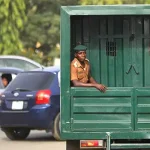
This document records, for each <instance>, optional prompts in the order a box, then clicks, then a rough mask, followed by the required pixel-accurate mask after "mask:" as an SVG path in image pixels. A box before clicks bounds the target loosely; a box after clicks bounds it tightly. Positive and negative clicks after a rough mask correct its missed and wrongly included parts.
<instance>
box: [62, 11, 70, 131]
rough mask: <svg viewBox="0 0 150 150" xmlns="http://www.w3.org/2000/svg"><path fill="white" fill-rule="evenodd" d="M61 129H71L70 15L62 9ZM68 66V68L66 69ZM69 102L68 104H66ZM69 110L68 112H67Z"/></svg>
mask: <svg viewBox="0 0 150 150" xmlns="http://www.w3.org/2000/svg"><path fill="white" fill-rule="evenodd" d="M61 17H62V19H61V84H62V85H63V86H61V118H63V119H62V120H61V129H62V130H61V131H67V130H68V131H69V130H70V115H69V113H68V112H70V103H71V102H70V94H69V91H70V69H69V68H70V47H71V44H70V43H71V40H70V16H69V15H68V14H67V13H66V12H65V11H64V10H63V9H62V10H61ZM66 68H68V69H66ZM66 103H67V105H65V104H66ZM66 112H67V113H66Z"/></svg>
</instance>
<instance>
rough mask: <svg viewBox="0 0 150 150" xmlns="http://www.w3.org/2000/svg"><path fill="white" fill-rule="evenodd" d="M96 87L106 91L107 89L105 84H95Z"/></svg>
mask: <svg viewBox="0 0 150 150" xmlns="http://www.w3.org/2000/svg"><path fill="white" fill-rule="evenodd" d="M95 87H96V88H97V89H98V90H100V91H102V92H105V91H106V89H107V87H105V86H104V85H103V84H95Z"/></svg>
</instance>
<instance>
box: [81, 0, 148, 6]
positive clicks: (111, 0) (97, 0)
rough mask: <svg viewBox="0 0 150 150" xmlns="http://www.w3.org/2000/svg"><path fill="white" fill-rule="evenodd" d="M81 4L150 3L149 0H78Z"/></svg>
mask: <svg viewBox="0 0 150 150" xmlns="http://www.w3.org/2000/svg"><path fill="white" fill-rule="evenodd" d="M80 4H82V5H106V4H108V5H112V4H150V0H80Z"/></svg>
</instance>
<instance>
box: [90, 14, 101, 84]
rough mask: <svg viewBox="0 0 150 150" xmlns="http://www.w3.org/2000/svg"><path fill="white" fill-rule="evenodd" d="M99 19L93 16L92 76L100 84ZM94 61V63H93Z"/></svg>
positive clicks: (91, 40)
mask: <svg viewBox="0 0 150 150" xmlns="http://www.w3.org/2000/svg"><path fill="white" fill-rule="evenodd" d="M99 21H100V20H99V17H96V16H93V17H92V16H91V17H90V18H89V23H90V58H89V60H90V65H91V73H92V76H93V77H94V78H95V79H96V80H97V82H100V51H99V38H98V35H99ZM93 60H94V61H93Z"/></svg>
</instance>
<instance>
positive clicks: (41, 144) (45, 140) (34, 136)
mask: <svg viewBox="0 0 150 150" xmlns="http://www.w3.org/2000/svg"><path fill="white" fill-rule="evenodd" d="M0 149H1V150H13V149H15V150H42V149H44V150H49V149H52V150H66V146H65V142H64V141H63V142H58V141H55V140H54V139H53V138H52V136H51V135H50V134H47V133H45V132H43V131H32V132H31V133H30V135H29V137H28V138H27V139H26V140H25V141H11V140H9V139H7V138H6V136H5V134H4V133H3V132H2V131H0Z"/></svg>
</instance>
